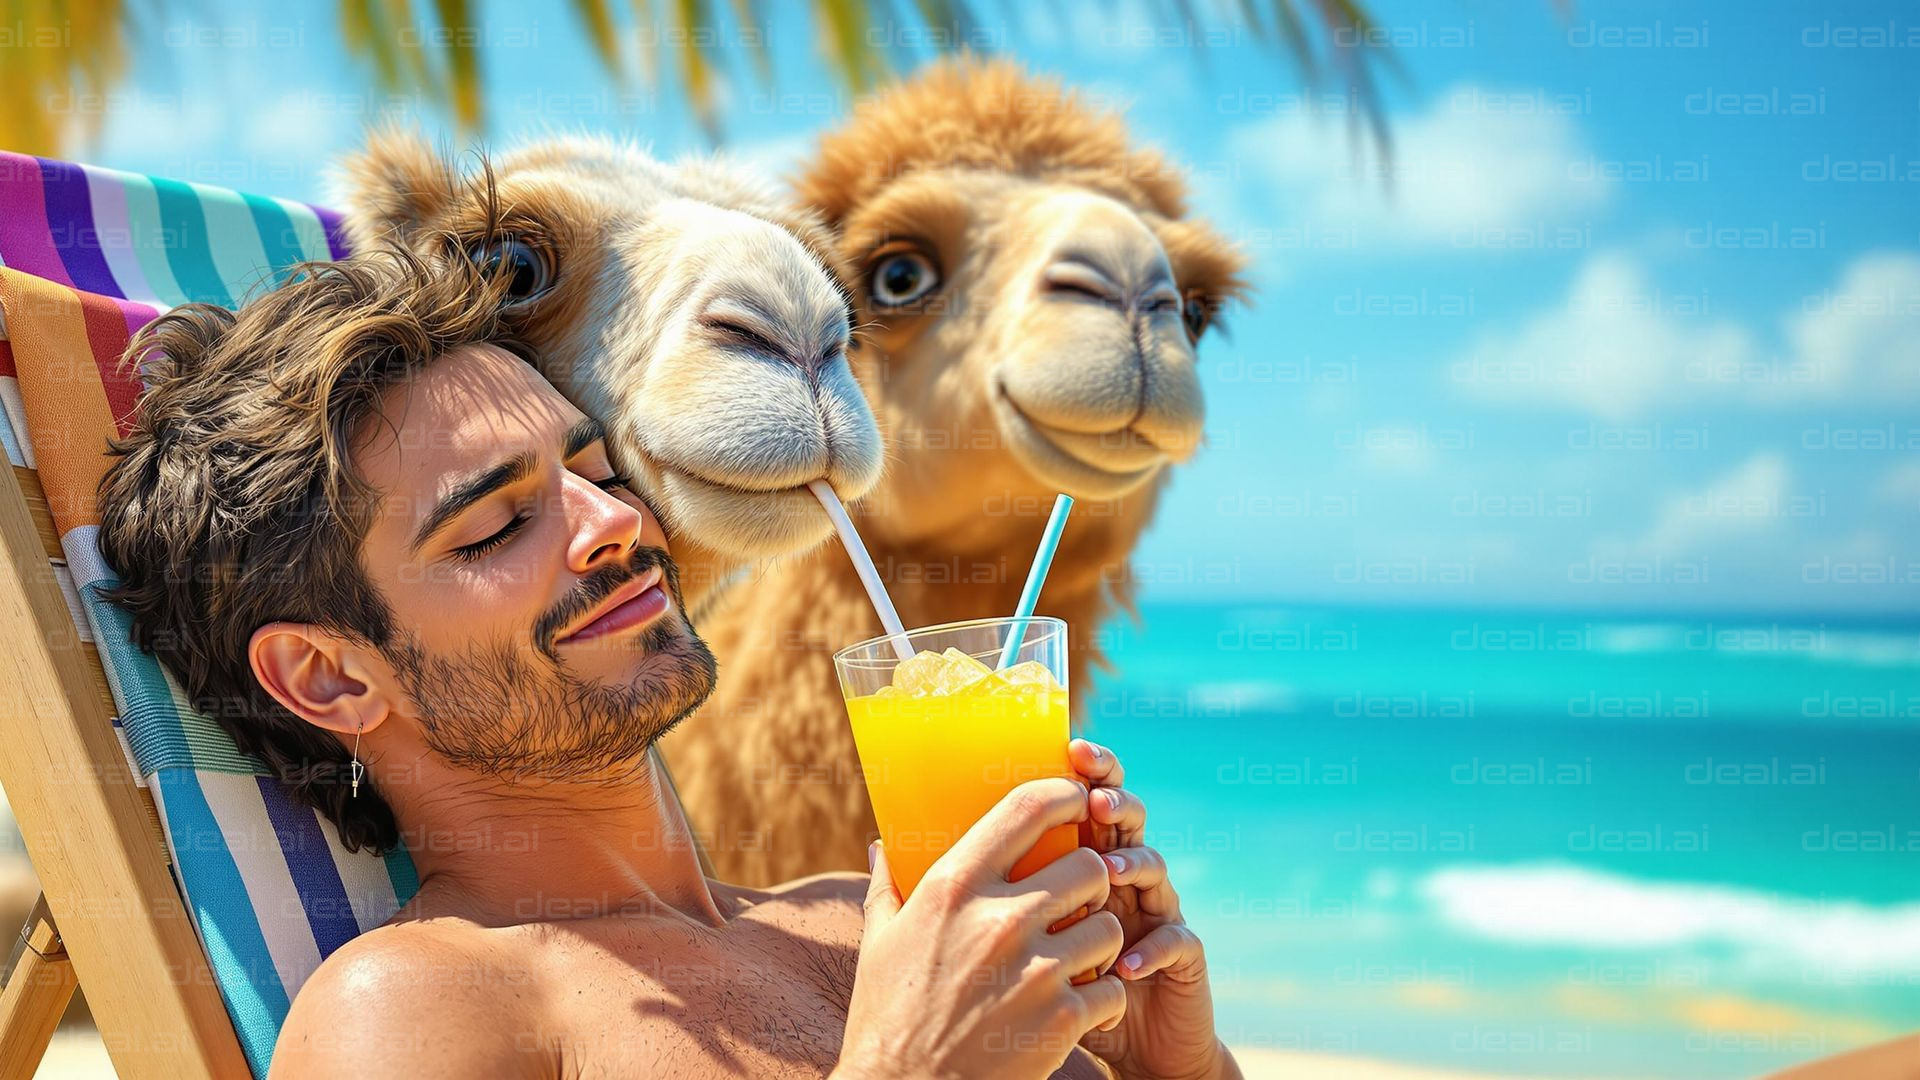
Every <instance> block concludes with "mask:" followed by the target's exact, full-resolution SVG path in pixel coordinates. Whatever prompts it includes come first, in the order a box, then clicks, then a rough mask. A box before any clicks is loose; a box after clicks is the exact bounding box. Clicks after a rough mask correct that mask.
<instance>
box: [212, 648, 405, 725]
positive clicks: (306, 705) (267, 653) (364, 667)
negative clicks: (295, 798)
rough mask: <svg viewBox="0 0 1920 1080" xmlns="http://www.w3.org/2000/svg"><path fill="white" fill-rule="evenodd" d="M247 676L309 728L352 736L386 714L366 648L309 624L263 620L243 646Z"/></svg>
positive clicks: (386, 704) (388, 705)
mask: <svg viewBox="0 0 1920 1080" xmlns="http://www.w3.org/2000/svg"><path fill="white" fill-rule="evenodd" d="M247 660H248V662H249V663H250V664H252V665H253V677H254V678H256V679H258V680H260V685H261V686H263V687H265V688H266V691H267V693H269V694H272V695H273V699H274V700H275V701H278V702H279V703H280V704H282V705H284V706H286V707H287V709H288V711H290V712H292V713H293V714H294V715H295V716H298V717H300V718H301V719H302V720H305V721H306V722H308V723H309V724H312V725H314V726H315V727H323V728H326V729H327V730H328V731H337V732H339V733H341V734H343V735H353V734H356V733H358V732H362V731H372V730H373V729H374V728H376V727H379V726H380V724H381V722H382V721H384V720H385V719H386V718H387V715H388V714H389V713H390V712H392V709H393V705H392V702H391V701H390V700H389V698H388V696H387V694H386V693H385V692H384V690H383V689H382V685H383V682H382V679H381V677H380V675H379V673H378V671H377V670H376V668H375V667H374V665H373V664H372V663H371V662H370V658H369V656H368V647H367V646H366V645H364V644H361V643H359V642H356V641H352V640H350V639H348V638H345V637H342V636H340V635H339V634H336V633H334V632H332V631H330V630H326V629H324V628H322V627H318V626H315V625H313V624H311V623H292V622H275V623H268V624H267V625H265V626H262V627H261V628H260V629H258V630H255V631H254V632H253V640H252V641H250V642H249V643H248V645H247Z"/></svg>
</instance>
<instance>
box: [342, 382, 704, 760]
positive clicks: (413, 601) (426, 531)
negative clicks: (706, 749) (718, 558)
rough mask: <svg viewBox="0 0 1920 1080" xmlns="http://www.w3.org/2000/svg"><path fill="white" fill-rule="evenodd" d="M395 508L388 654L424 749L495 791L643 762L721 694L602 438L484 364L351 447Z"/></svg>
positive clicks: (374, 536) (415, 396)
mask: <svg viewBox="0 0 1920 1080" xmlns="http://www.w3.org/2000/svg"><path fill="white" fill-rule="evenodd" d="M353 462H354V467H355V468H356V470H357V471H358V472H359V474H360V475H361V476H362V477H363V478H364V479H365V480H366V481H367V482H368V483H370V484H371V485H372V486H373V487H374V488H375V489H377V490H378V491H379V492H380V493H381V494H382V496H383V503H382V507H381V511H380V512H379V513H378V514H376V515H375V518H374V521H373V523H372V525H371V527H370V529H369V531H368V534H367V537H366V541H365V543H364V544H363V545H362V548H361V552H360V557H361V563H362V565H363V566H364V567H365V569H366V573H367V575H368V579H369V580H370V581H372V583H373V585H374V587H375V588H377V589H378V590H379V591H380V593H381V594H382V595H383V596H384V597H385V598H386V601H387V603H388V606H389V607H390V608H391V609H392V613H393V621H394V627H395V633H394V640H393V641H392V642H391V643H390V645H389V646H388V647H387V648H386V649H385V650H383V652H384V653H385V655H386V658H387V659H388V661H389V662H390V663H391V664H392V665H393V669H394V674H395V676H396V679H397V681H398V683H399V685H400V686H401V687H402V688H403V689H404V691H405V694H406V696H407V698H409V699H410V700H408V701H405V702H401V703H398V705H397V710H398V711H399V712H400V713H402V714H404V715H411V716H412V717H414V718H415V719H416V720H417V721H418V723H419V724H420V727H421V731H422V735H423V738H424V740H425V741H426V743H427V745H428V746H429V747H431V748H432V749H433V750H434V751H435V752H436V753H439V754H441V755H442V756H444V757H446V758H447V759H448V760H450V761H451V762H453V763H454V764H456V765H460V766H463V767H467V768H471V769H475V770H477V771H480V772H483V773H487V774H491V775H508V776H522V777H542V778H546V779H584V778H587V777H592V776H599V775H604V774H606V773H608V772H609V771H618V770H621V769H623V768H625V767H629V766H631V765H632V764H634V763H635V762H637V761H638V760H639V759H640V757H641V755H642V754H643V753H644V751H645V750H646V748H647V747H648V746H649V745H651V744H652V742H653V741H654V740H655V739H657V738H658V737H659V736H660V735H662V734H664V733H665V732H666V731H667V729H669V728H670V727H672V726H673V725H674V724H675V723H676V722H678V721H679V720H680V718H681V717H683V716H685V715H686V714H687V713H688V712H690V711H691V710H692V709H693V708H694V707H695V706H696V705H698V704H699V703H700V702H701V701H702V700H703V699H704V698H705V697H706V695H707V693H708V692H709V691H711V690H712V689H713V682H714V662H713V655H712V654H711V653H710V652H708V650H707V647H706V644H705V643H704V642H702V641H701V640H700V639H699V637H697V636H696V635H695V634H694V632H693V628H692V626H691V625H690V624H689V623H688V622H687V619H686V616H685V614H684V610H683V607H682V604H681V600H680V587H679V577H678V570H677V569H676V568H675V566H674V564H673V561H672V559H671V558H670V557H669V556H668V555H667V552H666V536H665V534H664V533H663V532H662V531H661V529H660V525H659V523H658V522H657V521H655V520H654V517H653V514H652V513H651V512H650V511H649V510H648V509H647V507H646V505H645V504H644V503H642V502H641V501H640V500H639V499H638V498H636V497H635V496H634V495H633V494H632V493H631V492H629V491H628V490H627V489H626V487H625V486H624V485H623V484H622V483H621V478H620V477H619V476H618V475H616V473H615V472H614V469H613V466H612V464H611V463H610V462H609V460H608V458H607V449H606V442H605V440H604V439H603V438H601V436H600V429H599V426H598V424H597V423H596V422H594V421H592V420H589V419H588V418H587V417H586V416H585V415H583V414H582V413H581V412H580V411H579V410H578V409H575V408H574V407H573V406H572V405H571V404H570V403H568V401H567V400H566V399H565V398H563V397H561V396H560V395H559V393H558V392H556V391H555V390H554V389H553V387H552V386H550V385H548V383H547V381H546V380H545V379H543V378H542V377H541V376H540V375H539V374H538V373H537V372H535V371H534V370H533V369H532V368H531V367H530V366H528V365H527V364H526V363H524V362H523V361H521V360H519V359H518V358H516V357H514V356H512V355H511V354H509V353H507V352H505V351H503V350H500V349H497V348H493V347H491V346H478V347H474V348H471V349H466V350H462V351H460V352H457V353H454V354H451V355H448V356H446V357H442V358H441V359H439V360H437V361H435V362H434V363H432V364H429V365H427V367H426V369H425V371H424V372H423V373H422V374H421V375H420V376H419V377H417V378H415V379H414V380H413V381H411V382H409V383H407V384H404V385H402V386H399V387H395V388H393V389H391V390H389V391H388V392H387V395H386V397H385V398H384V399H383V401H382V408H381V412H380V417H379V419H378V420H377V421H375V422H372V423H369V424H368V425H367V426H366V428H365V430H363V431H362V432H361V433H360V435H359V437H358V438H356V440H355V443H354V447H353Z"/></svg>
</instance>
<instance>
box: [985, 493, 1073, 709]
mask: <svg viewBox="0 0 1920 1080" xmlns="http://www.w3.org/2000/svg"><path fill="white" fill-rule="evenodd" d="M1072 509H1073V496H1071V495H1059V496H1056V497H1055V498H1054V500H1053V516H1052V517H1049V518H1048V519H1047V531H1046V532H1043V533H1041V534H1040V550H1039V551H1036V552H1034V553H1033V569H1031V570H1028V571H1027V585H1026V588H1024V589H1021V590H1020V606H1019V608H1018V609H1016V610H1015V611H1014V613H1013V617H1014V619H1015V620H1022V619H1031V618H1032V617H1033V609H1034V606H1035V605H1036V604H1038V603H1040V586H1042V585H1045V584H1046V583H1047V570H1048V569H1050V568H1051V567H1052V566H1053V553H1054V551H1055V550H1056V549H1057V548H1059V546H1060V534H1061V533H1062V532H1064V531H1066V528H1067V514H1068V512H1069V511H1071V510H1072ZM1026 637H1027V624H1026V623H1025V622H1016V625H1015V626H1013V627H1012V628H1011V629H1009V630H1008V633H1007V644H1006V647H1005V648H1003V649H1001V650H1000V664H999V670H1002V671H1004V670H1006V669H1007V668H1008V667H1010V666H1012V664H1013V658H1014V657H1016V656H1018V655H1020V645H1021V643H1022V642H1023V641H1025V640H1026Z"/></svg>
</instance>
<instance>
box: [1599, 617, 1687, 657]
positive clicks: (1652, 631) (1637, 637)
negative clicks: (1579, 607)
mask: <svg viewBox="0 0 1920 1080" xmlns="http://www.w3.org/2000/svg"><path fill="white" fill-rule="evenodd" d="M1686 637H1687V628H1686V627H1685V626H1683V625H1681V624H1679V623H1613V624H1606V625H1601V626H1596V627H1594V628H1593V637H1592V638H1591V640H1592V642H1593V651H1594V652H1600V653H1647V652H1678V651H1680V650H1681V649H1683V648H1685V647H1686Z"/></svg>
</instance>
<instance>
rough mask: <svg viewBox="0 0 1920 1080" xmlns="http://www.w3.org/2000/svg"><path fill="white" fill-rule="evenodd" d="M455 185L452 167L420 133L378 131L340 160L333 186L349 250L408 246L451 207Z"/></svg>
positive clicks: (456, 178)
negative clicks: (416, 235) (349, 245)
mask: <svg viewBox="0 0 1920 1080" xmlns="http://www.w3.org/2000/svg"><path fill="white" fill-rule="evenodd" d="M459 180H460V178H459V173H458V172H457V170H455V169H454V167H453V165H452V163H451V162H449V161H448V160H447V159H446V158H445V157H444V156H442V155H441V154H439V153H436V152H435V151H434V149H433V145H432V144H431V143H429V142H428V141H427V137H426V136H425V135H423V134H421V133H420V132H419V131H417V130H413V129H409V128H403V127H399V126H397V125H396V126H392V127H384V128H379V129H376V130H375V131H374V132H373V133H372V134H371V135H369V136H368V137H367V145H366V147H365V149H362V150H358V151H355V152H353V153H350V154H348V155H347V156H346V157H344V158H342V159H341V160H340V163H339V166H338V176H337V177H336V178H335V183H334V186H335V198H336V199H337V200H338V202H339V203H340V206H341V209H342V210H344V211H345V212H346V226H347V238H348V240H349V241H351V242H352V244H353V249H354V250H355V251H370V250H372V249H374V248H377V247H404V246H406V245H407V243H408V242H409V241H410V240H411V238H412V236H413V234H415V233H416V232H418V231H419V230H420V229H422V228H424V227H426V226H427V224H428V223H430V222H432V221H434V220H435V219H436V218H438V217H439V215H440V213H441V212H442V211H444V210H445V209H446V208H447V207H448V206H451V205H452V204H453V200H454V198H455V196H456V194H457V188H458V185H459Z"/></svg>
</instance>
